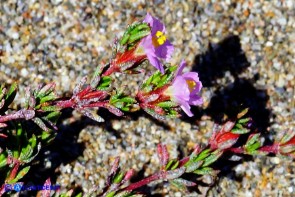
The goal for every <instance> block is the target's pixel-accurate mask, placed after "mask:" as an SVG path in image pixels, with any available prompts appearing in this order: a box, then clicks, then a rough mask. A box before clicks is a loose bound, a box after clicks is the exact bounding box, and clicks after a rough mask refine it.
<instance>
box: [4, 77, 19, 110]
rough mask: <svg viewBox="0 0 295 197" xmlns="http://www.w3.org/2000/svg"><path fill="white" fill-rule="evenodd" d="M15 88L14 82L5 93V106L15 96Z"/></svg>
mask: <svg viewBox="0 0 295 197" xmlns="http://www.w3.org/2000/svg"><path fill="white" fill-rule="evenodd" d="M16 90H17V83H16V82H14V83H13V84H12V85H11V86H10V88H9V90H8V92H7V93H6V96H5V106H6V107H8V106H9V105H10V104H11V103H12V101H13V100H14V98H15V96H16Z"/></svg>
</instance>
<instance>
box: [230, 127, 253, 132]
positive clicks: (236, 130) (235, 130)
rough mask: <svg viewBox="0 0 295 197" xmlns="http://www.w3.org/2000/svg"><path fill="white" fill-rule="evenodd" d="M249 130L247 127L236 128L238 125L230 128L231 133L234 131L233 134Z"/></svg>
mask: <svg viewBox="0 0 295 197" xmlns="http://www.w3.org/2000/svg"><path fill="white" fill-rule="evenodd" d="M249 132H250V129H247V128H238V127H235V128H233V129H232V130H231V133H234V134H246V133H249Z"/></svg>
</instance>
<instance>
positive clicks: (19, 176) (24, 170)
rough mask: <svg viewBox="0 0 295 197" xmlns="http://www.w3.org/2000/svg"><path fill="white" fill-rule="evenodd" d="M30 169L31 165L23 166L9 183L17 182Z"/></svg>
mask: <svg viewBox="0 0 295 197" xmlns="http://www.w3.org/2000/svg"><path fill="white" fill-rule="evenodd" d="M29 170H30V166H27V167H25V168H23V169H22V170H21V171H20V172H19V173H18V174H17V176H16V177H15V178H14V179H13V180H11V181H9V184H11V183H16V182H17V181H18V180H20V179H21V178H23V177H24V176H25V175H26V174H27V173H28V171H29Z"/></svg>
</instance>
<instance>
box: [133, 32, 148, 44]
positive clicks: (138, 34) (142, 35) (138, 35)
mask: <svg viewBox="0 0 295 197" xmlns="http://www.w3.org/2000/svg"><path fill="white" fill-rule="evenodd" d="M150 33H151V32H150V30H143V31H140V32H137V33H135V34H133V35H130V37H129V40H128V43H132V42H135V41H137V40H139V39H141V38H143V37H145V36H147V35H149V34H150Z"/></svg>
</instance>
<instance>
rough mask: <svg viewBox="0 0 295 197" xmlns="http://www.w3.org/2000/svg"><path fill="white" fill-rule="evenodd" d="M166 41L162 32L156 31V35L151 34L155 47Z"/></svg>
mask: <svg viewBox="0 0 295 197" xmlns="http://www.w3.org/2000/svg"><path fill="white" fill-rule="evenodd" d="M165 42H166V36H165V34H164V33H163V32H161V31H157V32H156V35H155V36H153V45H154V46H155V47H158V46H161V45H162V44H164V43H165Z"/></svg>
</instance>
